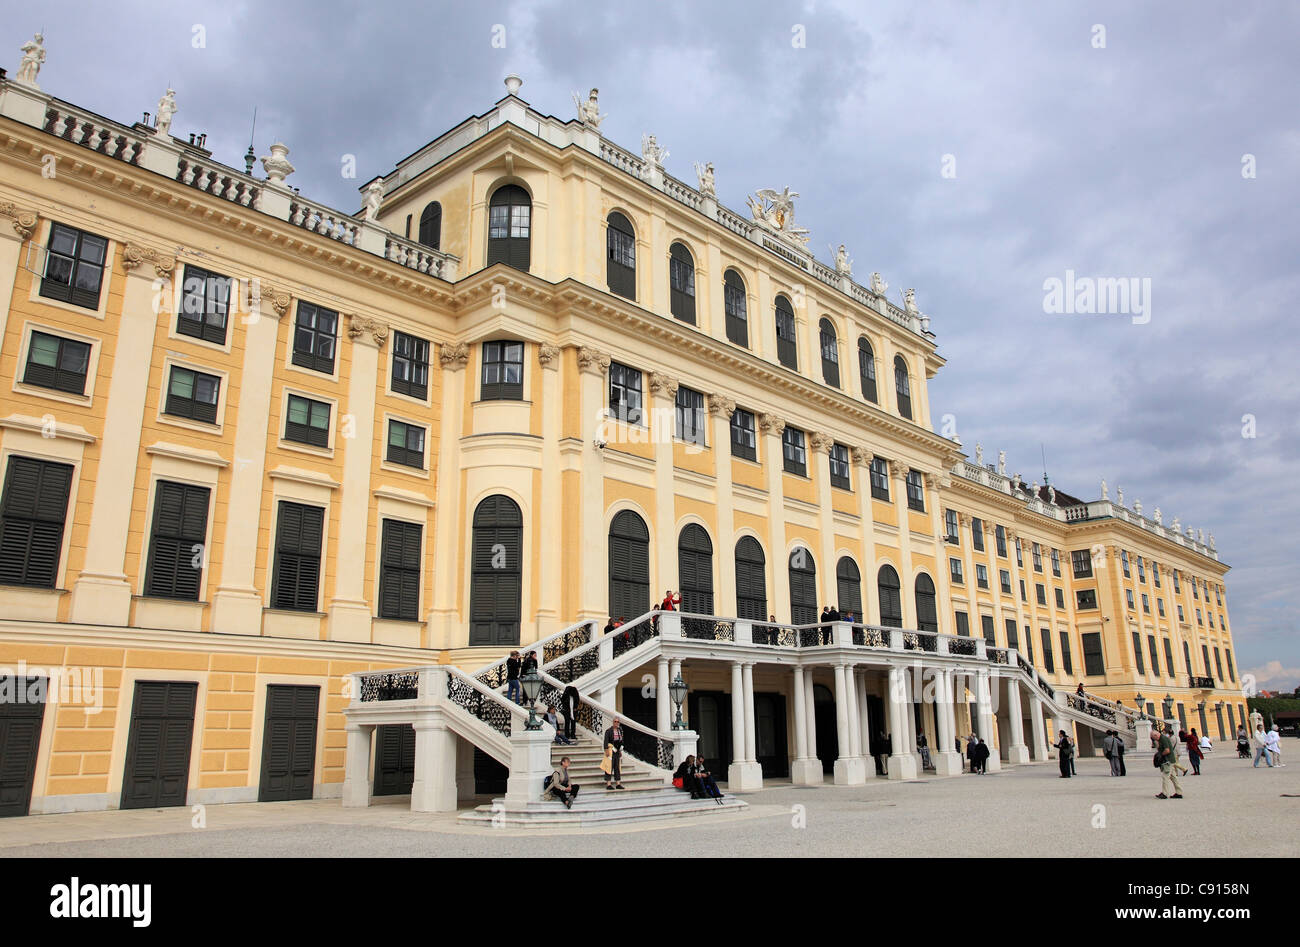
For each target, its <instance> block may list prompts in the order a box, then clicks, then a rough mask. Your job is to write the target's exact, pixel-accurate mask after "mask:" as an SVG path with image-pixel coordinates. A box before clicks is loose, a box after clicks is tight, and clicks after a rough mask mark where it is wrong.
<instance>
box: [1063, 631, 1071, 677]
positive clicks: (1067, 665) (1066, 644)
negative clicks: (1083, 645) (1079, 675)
mask: <svg viewBox="0 0 1300 947" xmlns="http://www.w3.org/2000/svg"><path fill="white" fill-rule="evenodd" d="M1061 670H1062V671H1064V672H1065V673H1066V674H1073V673H1074V659H1073V657H1072V656H1071V655H1070V633H1069V632H1068V631H1063V632H1061Z"/></svg>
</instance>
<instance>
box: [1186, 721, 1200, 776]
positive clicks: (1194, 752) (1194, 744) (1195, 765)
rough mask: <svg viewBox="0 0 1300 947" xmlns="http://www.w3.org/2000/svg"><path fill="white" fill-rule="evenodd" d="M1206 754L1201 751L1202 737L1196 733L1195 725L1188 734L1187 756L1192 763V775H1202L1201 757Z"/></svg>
mask: <svg viewBox="0 0 1300 947" xmlns="http://www.w3.org/2000/svg"><path fill="white" fill-rule="evenodd" d="M1203 756H1204V754H1202V753H1201V738H1200V737H1199V736H1197V734H1196V728H1195V727H1193V728H1192V729H1191V732H1189V733H1188V734H1187V758H1188V759H1189V760H1190V761H1191V763H1192V775H1193V776H1200V775H1201V759H1202V757H1203Z"/></svg>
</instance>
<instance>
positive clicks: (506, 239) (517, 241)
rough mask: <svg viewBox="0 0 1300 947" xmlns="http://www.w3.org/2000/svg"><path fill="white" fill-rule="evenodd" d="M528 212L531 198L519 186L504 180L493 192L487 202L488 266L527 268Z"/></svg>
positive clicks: (529, 212)
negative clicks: (503, 264)
mask: <svg viewBox="0 0 1300 947" xmlns="http://www.w3.org/2000/svg"><path fill="white" fill-rule="evenodd" d="M532 215H533V202H532V199H531V198H529V196H528V192H527V191H525V190H524V189H523V188H522V187H518V186H517V185H514V184H508V185H506V186H505V187H499V188H497V189H496V191H495V192H493V194H492V200H491V201H489V206H488V252H487V265H488V266H491V265H492V264H493V263H505V264H508V265H509V266H513V267H514V268H515V269H517V270H524V271H525V272H527V270H528V265H529V262H530V259H529V257H530V255H531V253H530V251H531V247H530V241H531V233H532Z"/></svg>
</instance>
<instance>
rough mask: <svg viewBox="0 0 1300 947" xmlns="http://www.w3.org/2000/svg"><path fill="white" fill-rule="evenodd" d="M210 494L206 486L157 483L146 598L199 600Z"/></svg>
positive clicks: (160, 481)
mask: <svg viewBox="0 0 1300 947" xmlns="http://www.w3.org/2000/svg"><path fill="white" fill-rule="evenodd" d="M211 495H212V491H211V490H209V489H208V488H207V487H198V486H194V485H192V484H187V483H172V482H171V481H168V480H159V481H158V486H157V490H156V492H155V494H154V507H153V527H152V530H153V532H152V538H151V540H150V543H149V565H148V567H147V569H146V572H145V594H146V595H150V596H156V597H159V598H178V599H184V600H186V601H191V602H197V601H198V600H199V588H200V586H201V585H202V581H203V563H204V561H205V560H206V558H207V557H206V556H205V555H204V548H203V546H204V543H206V542H207V535H208V500H209V499H210V497H211ZM196 562H197V563H198V565H197V566H195V563H196Z"/></svg>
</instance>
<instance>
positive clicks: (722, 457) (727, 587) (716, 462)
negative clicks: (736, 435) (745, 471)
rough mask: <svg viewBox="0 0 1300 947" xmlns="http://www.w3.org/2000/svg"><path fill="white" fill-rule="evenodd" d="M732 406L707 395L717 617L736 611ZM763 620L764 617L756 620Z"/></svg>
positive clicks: (733, 408) (733, 402)
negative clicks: (714, 502) (715, 521)
mask: <svg viewBox="0 0 1300 947" xmlns="http://www.w3.org/2000/svg"><path fill="white" fill-rule="evenodd" d="M735 411H736V402H735V401H733V400H731V399H730V398H726V397H723V396H722V395H709V415H710V416H711V417H712V418H713V473H714V484H715V494H716V496H717V507H716V508H717V516H718V533H717V535H718V538H719V541H718V546H717V552H716V553H715V558H716V561H717V563H718V575H719V577H720V579H721V587H720V589H719V591H720V593H721V594H720V595H718V597H717V600H716V604H715V606H714V607H715V608H717V609H718V613H719V614H721V615H735V614H737V613H738V612H739V611H740V607H739V605H738V604H737V602H736V596H737V594H738V592H737V590H736V544H735V529H736V525H735V512H734V511H735V503H734V500H733V498H732V488H731V447H730V445H731V416H732V414H734V413H735ZM759 617H760V618H764V619H765V618H767V616H766V615H761V616H759Z"/></svg>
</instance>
